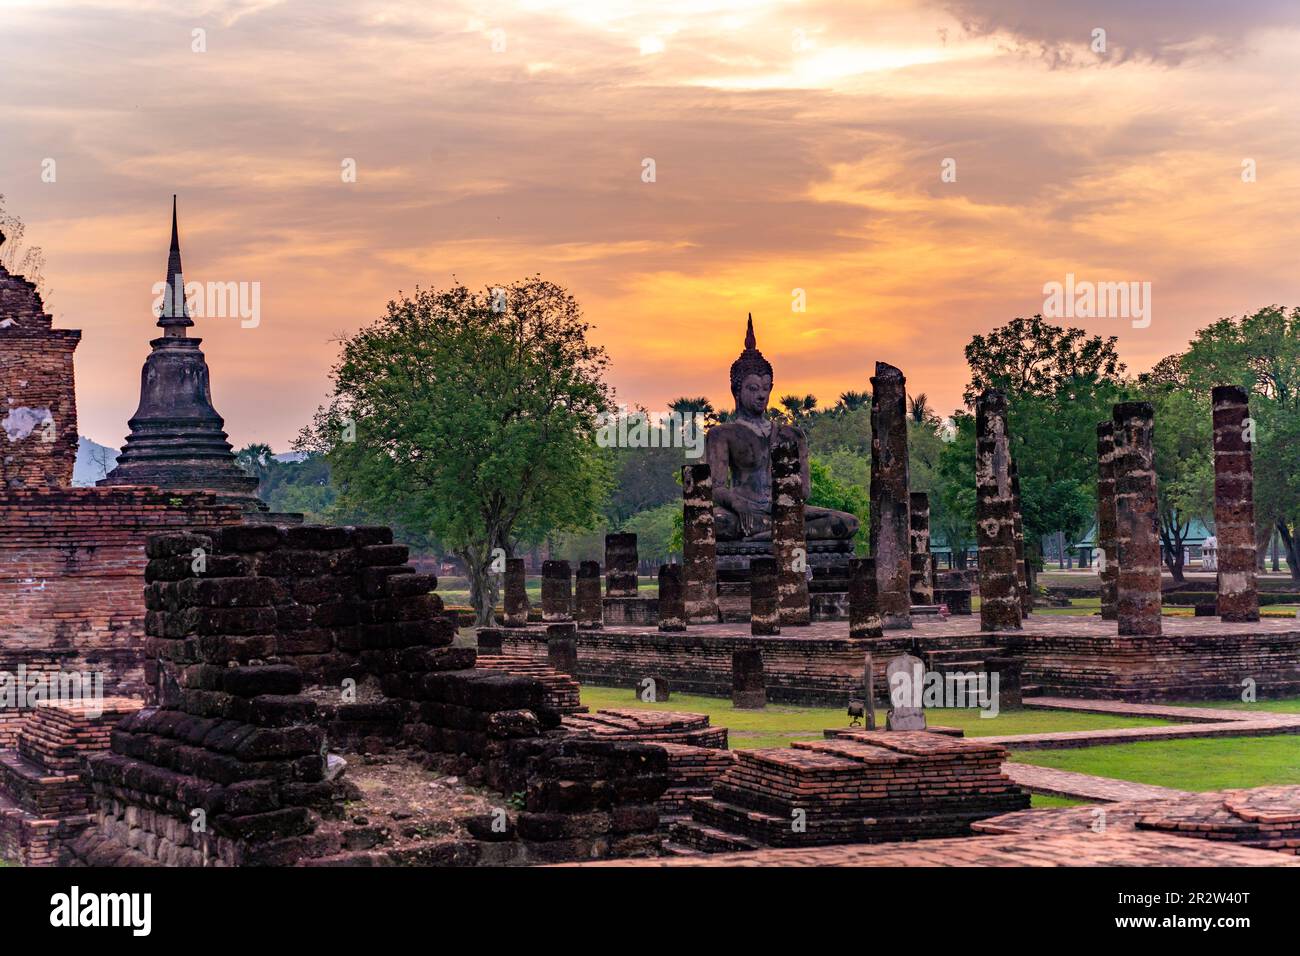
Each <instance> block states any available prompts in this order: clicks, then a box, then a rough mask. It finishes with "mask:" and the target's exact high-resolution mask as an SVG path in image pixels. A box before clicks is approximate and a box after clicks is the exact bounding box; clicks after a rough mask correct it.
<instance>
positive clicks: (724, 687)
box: [480, 628, 908, 707]
mask: <svg viewBox="0 0 1300 956" xmlns="http://www.w3.org/2000/svg"><path fill="white" fill-rule="evenodd" d="M488 630H491V631H492V632H493V634H496V633H498V632H499V633H500V635H501V639H502V642H503V643H502V646H503V648H504V649H505V650H506V651H508V652H510V653H518V654H527V655H530V656H532V657H536V658H538V659H541V660H545V659H546V632H545V630H540V629H532V628H529V629H523V628H500V629H488ZM480 633H481V632H480ZM577 641H578V667H577V671H578V672H577V673H576V674H575V675H573V676H575V677H576V678H578V680H580V681H590V682H592V683H595V684H602V685H606V686H614V687H627V688H629V689H630V688H633V687H636V686H637V685H638V683H639V682H640V681H641V680H642V679H643V678H645V677H648V676H649V677H656V678H662V679H664V680H666V681H667V682H668V686H670V687H671V688H672V689H673V690H674V691H680V692H681V693H687V694H711V695H714V696H719V697H729V696H731V654H732V652H733V651H735V650H737V649H739V648H742V647H759V648H760V649H761V650H762V653H763V670H764V673H765V675H766V679H767V698H768V700H770V701H772V702H774V703H787V704H802V705H808V706H831V707H838V706H840V705H842V704H844V703H846V702H847V701H848V699H849V698H850V697H852V696H854V695H856V694H857V693H858V692H859V690H860V688H861V686H862V663H863V660H864V655H865V654H866V652H867V651H868V650H875V651H877V652H878V653H880V654H881V656H880V657H879V658H878V659H877V664H878V669H880V670H881V673H883V667H884V660H885V656H884V655H885V654H887V653H889V652H891V651H892V653H900V651H901V649H905V648H906V646H907V644H908V642H907V641H905V640H902V639H900V640H897V641H885V642H875V643H869V642H867V641H866V640H862V639H855V638H849V637H844V638H815V639H810V638H805V637H784V636H782V637H764V638H761V639H757V640H754V639H750V638H748V637H724V636H706V635H702V634H692V633H690V632H686V633H678V634H665V633H660V632H653V631H646V632H644V633H635V632H633V633H628V632H611V631H603V632H602V631H582V632H579V633H578V636H577Z"/></svg>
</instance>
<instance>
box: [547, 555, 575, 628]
mask: <svg viewBox="0 0 1300 956" xmlns="http://www.w3.org/2000/svg"><path fill="white" fill-rule="evenodd" d="M572 578H573V575H572V572H570V570H569V562H568V561H543V562H542V620H543V621H544V622H545V623H547V624H554V623H558V622H561V621H571V620H573V593H572Z"/></svg>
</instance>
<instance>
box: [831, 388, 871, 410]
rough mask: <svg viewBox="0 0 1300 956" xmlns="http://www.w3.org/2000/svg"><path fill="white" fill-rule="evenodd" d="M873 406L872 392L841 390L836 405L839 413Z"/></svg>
mask: <svg viewBox="0 0 1300 956" xmlns="http://www.w3.org/2000/svg"><path fill="white" fill-rule="evenodd" d="M869 407H871V393H870V392H840V400H839V403H838V404H836V406H835V411H836V412H837V413H838V414H844V413H845V412H856V411H857V410H858V409H860V408H869Z"/></svg>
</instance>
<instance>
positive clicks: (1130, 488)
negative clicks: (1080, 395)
mask: <svg viewBox="0 0 1300 956" xmlns="http://www.w3.org/2000/svg"><path fill="white" fill-rule="evenodd" d="M1154 418H1155V411H1154V409H1153V408H1152V407H1151V403H1150V402H1121V403H1120V404H1118V405H1116V406H1115V411H1114V414H1113V415H1112V419H1113V421H1114V423H1115V539H1116V547H1117V548H1118V550H1119V578H1118V582H1117V586H1116V593H1117V595H1118V598H1117V606H1118V610H1119V633H1120V634H1122V635H1152V634H1159V633H1160V535H1159V530H1158V524H1157V522H1158V515H1159V511H1158V505H1157V503H1156V469H1155V454H1154V451H1153V449H1152V446H1151V432H1152V426H1153V419H1154Z"/></svg>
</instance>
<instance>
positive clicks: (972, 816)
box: [673, 731, 1029, 850]
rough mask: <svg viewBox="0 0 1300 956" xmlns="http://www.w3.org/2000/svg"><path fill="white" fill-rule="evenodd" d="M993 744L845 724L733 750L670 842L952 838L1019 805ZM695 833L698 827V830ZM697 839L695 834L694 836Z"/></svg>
mask: <svg viewBox="0 0 1300 956" xmlns="http://www.w3.org/2000/svg"><path fill="white" fill-rule="evenodd" d="M1005 757H1006V751H1005V750H1003V748H1001V747H998V746H996V745H992V744H983V743H980V742H979V741H973V740H964V739H960V738H954V737H950V736H947V735H942V734H930V733H925V732H888V731H846V732H844V733H843V734H842V735H841V736H840V737H838V738H835V739H830V740H826V741H799V742H797V743H795V744H794V745H793V746H792V747H789V748H785V749H780V748H773V749H764V750H742V751H737V752H736V765H735V766H734V767H733V768H731V769H730V770H728V771H727V772H726V773H724V774H723V775H722V776H721V777H719V778H718V780H717V781H715V783H714V785H713V792H712V795H711V796H710V797H709V798H708V799H707V800H702V801H696V802H695V803H694V807H693V809H694V814H693V821H692V822H691V823H688V824H683V825H680V826H678V827H675V828H674V830H673V839H674V840H675V841H676V842H680V843H683V844H685V845H687V846H695V848H697V849H704V850H717V849H720V848H725V849H733V848H737V847H735V846H730V845H728V846H724V847H720V846H717V845H716V844H717V843H718V842H719V841H718V840H717V839H716V834H717V833H722V834H734V835H737V836H739V837H740V838H742V840H741V845H742V846H743V845H744V844H745V843H748V844H749V845H751V846H752V845H754V844H762V845H767V846H815V845H820V844H827V843H862V842H865V843H873V842H882V841H887V840H917V839H929V838H933V837H943V836H962V835H966V834H969V833H970V832H971V824H972V823H973V822H974V821H976V820H979V819H982V818H984V817H989V816H994V815H997V814H1000V813H1006V812H1008V811H1010V810H1016V809H1024V808H1026V807H1028V805H1029V795H1028V794H1027V793H1026V792H1024V791H1022V790H1021V789H1020V788H1019V787H1017V786H1016V785H1015V784H1014V783H1013V782H1012V781H1011V780H1010V779H1008V778H1007V777H1006V776H1004V775H1003V774H1002V772H1001V767H1002V761H1003V760H1004V759H1005ZM700 831H704V832H703V833H701V832H700ZM697 836H703V838H704V839H703V840H697V839H696V838H697Z"/></svg>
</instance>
